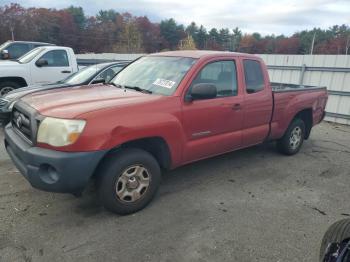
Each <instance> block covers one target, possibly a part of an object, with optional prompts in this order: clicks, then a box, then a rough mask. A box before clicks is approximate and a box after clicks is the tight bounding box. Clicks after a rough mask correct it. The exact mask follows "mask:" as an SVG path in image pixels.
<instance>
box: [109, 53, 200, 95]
mask: <svg viewBox="0 0 350 262" xmlns="http://www.w3.org/2000/svg"><path fill="white" fill-rule="evenodd" d="M195 62H196V59H194V58H187V57H167V56H147V57H142V58H140V59H139V60H137V61H135V62H134V63H132V64H130V65H129V66H127V67H126V68H125V69H124V70H122V71H120V73H119V74H118V75H117V76H116V77H115V78H114V79H113V80H112V81H111V82H112V83H113V84H114V85H117V86H122V87H123V86H124V87H134V88H135V87H136V88H139V89H143V90H147V91H151V92H152V93H155V94H160V95H166V96H169V95H172V94H173V93H174V92H175V90H176V88H177V87H178V85H179V84H180V82H181V80H182V78H183V77H184V76H185V74H186V73H187V72H188V70H189V69H190V68H191V66H192V65H193V64H194V63H195Z"/></svg>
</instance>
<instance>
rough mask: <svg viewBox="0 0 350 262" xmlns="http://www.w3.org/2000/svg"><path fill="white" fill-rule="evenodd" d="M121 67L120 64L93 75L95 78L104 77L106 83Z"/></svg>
mask: <svg viewBox="0 0 350 262" xmlns="http://www.w3.org/2000/svg"><path fill="white" fill-rule="evenodd" d="M122 68H123V67H122V66H114V67H110V68H108V69H107V70H105V71H103V72H102V73H101V74H99V75H98V76H97V77H95V79H104V80H105V81H106V83H108V82H109V81H110V80H112V78H113V77H114V76H115V75H116V74H117V73H118V72H119V71H120V70H121V69H122Z"/></svg>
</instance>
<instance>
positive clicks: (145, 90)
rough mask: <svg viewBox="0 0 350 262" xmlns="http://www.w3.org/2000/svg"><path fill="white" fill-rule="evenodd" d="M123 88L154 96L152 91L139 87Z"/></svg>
mask: <svg viewBox="0 0 350 262" xmlns="http://www.w3.org/2000/svg"><path fill="white" fill-rule="evenodd" d="M123 87H124V88H127V89H133V90H135V91H138V92H142V93H147V94H152V91H151V90H147V89H143V88H141V87H138V86H123Z"/></svg>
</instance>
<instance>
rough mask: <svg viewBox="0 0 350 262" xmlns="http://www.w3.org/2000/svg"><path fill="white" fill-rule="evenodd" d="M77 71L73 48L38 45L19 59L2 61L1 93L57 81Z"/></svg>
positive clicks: (0, 74)
mask: <svg viewBox="0 0 350 262" xmlns="http://www.w3.org/2000/svg"><path fill="white" fill-rule="evenodd" d="M77 71H78V65H77V61H76V58H75V54H74V51H73V49H72V48H69V47H60V46H42V47H38V48H35V49H33V50H32V51H30V52H28V53H27V54H25V55H24V56H22V57H20V58H19V59H17V60H11V61H3V62H0V95H1V96H3V95H4V94H6V93H8V92H10V91H12V90H14V89H17V88H20V87H25V86H29V85H34V84H39V85H42V84H49V83H53V82H57V81H60V80H62V79H64V78H66V77H67V76H69V75H71V74H73V73H75V72H77Z"/></svg>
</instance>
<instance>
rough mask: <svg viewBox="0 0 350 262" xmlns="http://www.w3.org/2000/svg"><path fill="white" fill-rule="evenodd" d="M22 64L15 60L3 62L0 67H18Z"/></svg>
mask: <svg viewBox="0 0 350 262" xmlns="http://www.w3.org/2000/svg"><path fill="white" fill-rule="evenodd" d="M18 65H20V63H18V62H16V61H13V60H1V62H0V66H1V67H5V66H18Z"/></svg>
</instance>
